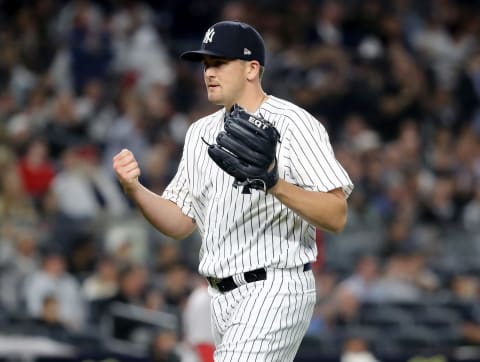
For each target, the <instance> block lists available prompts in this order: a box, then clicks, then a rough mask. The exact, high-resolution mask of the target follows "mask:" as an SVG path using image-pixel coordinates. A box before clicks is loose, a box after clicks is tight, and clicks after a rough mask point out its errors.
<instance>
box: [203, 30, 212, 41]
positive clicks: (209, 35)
mask: <svg viewBox="0 0 480 362" xmlns="http://www.w3.org/2000/svg"><path fill="white" fill-rule="evenodd" d="M214 35H215V29H214V28H210V29H208V30H207V32H206V33H205V37H204V38H203V42H204V43H205V44H207V43H211V42H212V41H213V36H214Z"/></svg>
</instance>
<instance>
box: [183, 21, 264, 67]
mask: <svg viewBox="0 0 480 362" xmlns="http://www.w3.org/2000/svg"><path fill="white" fill-rule="evenodd" d="M205 55H210V56H212V57H219V58H225V59H242V60H257V61H258V62H259V63H260V64H261V65H265V43H264V42H263V38H262V36H261V35H260V34H259V33H258V31H256V30H255V29H254V28H253V27H252V26H250V25H248V24H246V23H242V22H240V21H221V22H219V23H216V24H214V25H212V26H211V27H210V28H209V29H208V30H207V32H206V33H205V36H204V37H203V41H202V46H201V47H200V49H199V50H192V51H188V52H185V53H183V54H181V55H180V58H182V59H184V60H190V61H194V62H199V61H202V60H203V57H204V56H205Z"/></svg>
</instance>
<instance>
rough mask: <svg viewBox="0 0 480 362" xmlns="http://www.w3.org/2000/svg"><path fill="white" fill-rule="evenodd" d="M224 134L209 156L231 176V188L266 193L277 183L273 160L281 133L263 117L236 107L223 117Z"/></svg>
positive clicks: (210, 146) (211, 147)
mask: <svg viewBox="0 0 480 362" xmlns="http://www.w3.org/2000/svg"><path fill="white" fill-rule="evenodd" d="M224 128H225V131H222V132H220V133H219V134H218V136H217V144H213V145H209V147H208V154H209V155H210V157H211V158H212V159H213V160H214V161H215V163H216V164H217V165H218V166H219V167H220V168H221V169H223V170H224V171H225V172H226V173H228V174H229V175H231V176H233V177H234V178H235V181H234V183H233V186H234V187H238V186H244V189H243V193H250V189H257V190H263V191H265V192H266V191H267V190H268V189H270V188H271V187H272V186H274V185H275V184H276V183H277V181H278V167H277V159H276V150H277V143H278V142H279V141H280V133H278V131H277V129H276V128H275V127H274V126H273V125H272V124H271V123H270V122H268V121H267V120H266V119H264V118H263V117H258V116H255V115H252V114H250V113H248V112H247V111H245V110H244V109H243V108H241V107H240V106H238V105H234V106H233V107H232V111H231V112H226V113H225V122H224Z"/></svg>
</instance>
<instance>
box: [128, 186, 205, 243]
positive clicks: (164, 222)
mask: <svg viewBox="0 0 480 362" xmlns="http://www.w3.org/2000/svg"><path fill="white" fill-rule="evenodd" d="M126 193H127V195H128V196H129V197H130V198H131V199H132V201H133V202H135V204H136V205H137V207H138V208H139V209H140V211H141V212H142V214H143V215H144V216H145V218H146V219H147V220H148V221H149V222H150V223H151V224H152V225H153V226H154V227H155V228H156V229H157V230H159V231H160V232H162V233H163V234H165V235H167V236H170V237H172V238H174V239H177V240H180V239H183V238H185V237H187V236H188V235H190V234H191V233H192V232H193V230H195V227H196V224H195V223H194V221H193V219H191V218H190V217H188V216H186V215H185V214H183V213H182V211H181V209H180V208H179V207H178V206H177V205H176V204H174V203H173V202H171V201H169V200H166V199H164V198H163V197H161V196H160V195H157V194H155V193H153V192H151V191H150V190H148V189H147V188H146V187H144V186H143V185H141V184H140V183H138V185H137V186H136V187H135V188H133V189H131V190H126Z"/></svg>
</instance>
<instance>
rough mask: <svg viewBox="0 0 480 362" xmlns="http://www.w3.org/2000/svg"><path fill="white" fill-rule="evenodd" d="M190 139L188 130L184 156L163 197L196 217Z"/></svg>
mask: <svg viewBox="0 0 480 362" xmlns="http://www.w3.org/2000/svg"><path fill="white" fill-rule="evenodd" d="M188 139H189V132H187V136H186V137H185V146H184V149H183V154H182V158H181V159H180V163H179V165H178V169H177V173H176V174H175V176H174V177H173V179H172V180H171V181H170V183H169V184H168V186H167V187H166V188H165V190H164V191H163V194H162V197H163V198H164V199H167V200H170V201H172V202H173V203H175V204H176V205H177V206H178V207H180V209H181V210H182V212H183V213H184V214H185V215H187V216H189V217H191V218H192V219H195V215H194V213H193V208H192V199H191V194H190V187H189V181H188V173H187V160H188V147H187V146H188Z"/></svg>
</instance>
